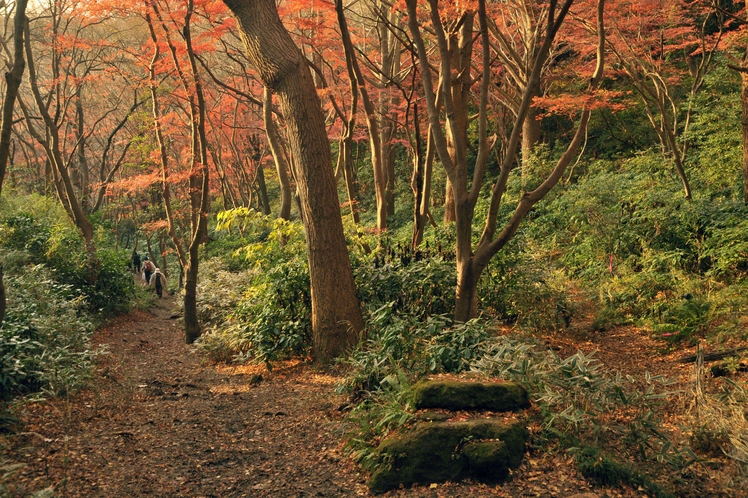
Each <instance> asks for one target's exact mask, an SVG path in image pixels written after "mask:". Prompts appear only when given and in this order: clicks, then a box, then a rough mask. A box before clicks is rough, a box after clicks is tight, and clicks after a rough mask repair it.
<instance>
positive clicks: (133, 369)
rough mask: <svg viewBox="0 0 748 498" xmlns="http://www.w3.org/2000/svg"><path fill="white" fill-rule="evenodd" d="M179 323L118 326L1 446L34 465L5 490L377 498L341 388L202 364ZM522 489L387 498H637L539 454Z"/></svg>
mask: <svg viewBox="0 0 748 498" xmlns="http://www.w3.org/2000/svg"><path fill="white" fill-rule="evenodd" d="M173 309H174V303H173V301H172V300H170V299H166V298H165V299H163V300H162V301H160V302H159V304H158V305H157V306H156V307H154V308H153V309H152V310H151V311H149V312H134V313H131V314H129V315H127V316H123V317H120V318H118V319H116V320H114V321H112V322H111V323H109V324H108V325H107V326H106V327H105V328H103V329H102V330H100V331H99V332H98V333H97V334H96V336H95V342H97V343H99V344H106V345H107V348H108V351H109V354H107V355H105V356H103V357H101V359H100V361H99V363H98V365H97V370H96V372H95V376H94V379H92V381H91V383H90V386H91V387H90V388H88V389H85V390H83V391H82V392H80V393H77V394H75V395H73V396H70V397H69V398H67V399H53V400H50V401H46V402H43V403H37V404H30V405H27V406H26V407H25V409H24V413H23V420H24V423H25V425H24V427H23V428H22V429H21V430H22V433H20V434H15V435H11V436H6V437H4V438H2V439H0V450H1V451H2V460H0V463H2V464H6V465H7V464H12V463H23V464H25V467H23V468H22V469H21V470H19V471H17V473H16V474H15V475H13V477H12V478H11V479H10V481H8V480H7V479H6V482H5V484H6V486H9V488H10V496H30V493H31V492H34V491H38V490H40V489H43V488H46V487H49V486H53V487H54V491H55V492H54V496H60V497H107V498H109V497H141V496H157V497H244V496H246V497H304V496H325V497H345V496H370V494H369V491H368V488H367V486H366V481H365V479H366V476H365V474H364V473H363V472H361V471H360V470H359V469H357V467H356V466H355V465H354V464H353V463H352V462H351V461H350V460H349V459H348V458H346V457H345V455H344V454H343V451H342V449H341V445H342V441H343V439H344V438H343V435H344V433H345V432H346V430H347V429H346V427H347V426H346V422H345V420H344V414H343V413H341V412H340V411H339V410H338V407H339V406H341V405H342V404H343V403H344V402H345V399H344V398H343V397H342V396H336V395H335V394H334V390H335V389H334V388H335V385H336V384H337V383H338V382H339V381H340V380H341V379H340V378H339V377H335V376H333V375H330V374H327V373H322V372H319V371H316V370H314V369H312V368H311V367H309V366H308V365H300V364H290V365H283V366H280V365H279V366H278V367H277V368H276V369H274V370H273V372H272V373H268V372H267V371H266V370H265V369H264V368H260V367H248V366H240V367H226V366H215V365H208V364H205V363H204V362H203V360H202V358H201V357H200V356H199V355H197V354H195V353H194V352H193V350H192V348H191V347H190V346H186V345H185V344H184V341H183V335H182V334H183V330H182V328H181V324H180V322H179V320H177V319H174V317H173V313H174V311H173ZM631 334H633V332H631V331H629V335H631ZM559 339H561V338H559V337H556V338H555V340H554V341H551V342H556V343H557V344H558V346H557V348H558V349H559V350H562V351H563V350H565V349H568V350H569V352H573V351H575V350H576V348H577V347H581V348H582V349H583V350H586V351H587V352H589V351H591V350H593V349H598V348H599V349H600V350H601V351H600V353H599V356H600V357H601V358H602V359H603V360H604V362H605V363H606V364H607V363H612V364H614V365H615V364H616V363H620V362H621V361H622V360H621V356H627V355H626V354H625V353H624V352H623V351H620V350H621V349H622V348H621V347H622V345H626V346H627V347H629V348H630V347H631V342H632V341H631V339H632V337H625V338H621V337H612V336H611V337H609V338H601V337H597V338H595V339H597V340H595V341H594V342H586V341H575V340H564V339H561V340H559ZM609 341H611V343H610V344H608V343H607V342H609ZM622 353H623V354H622ZM629 358H630V356H629ZM647 358H648V359H649V357H647ZM605 360H609V361H605ZM632 360H634V358H631V359H630V360H629V361H624V364H629V363H635V361H632ZM666 361H670V359H668V360H666ZM668 364H670V363H668ZM614 365H609V366H614ZM616 366H617V365H616ZM627 366H632V365H627ZM663 366H664V364H663ZM614 368H615V367H614ZM260 375H261V376H262V378H261V379H260ZM513 476H514V477H513V479H512V480H511V481H510V482H508V483H505V484H504V485H500V486H487V485H484V484H477V483H471V482H463V483H446V484H439V485H438V486H437V485H430V484H428V483H424V484H425V485H424V486H418V487H415V488H412V489H401V490H395V491H392V492H390V493H387V494H386V495H385V496H388V497H461V496H471V497H484V496H505V497H516V496H551V497H568V496H572V495H574V494H575V493H580V492H589V491H591V490H593V489H594V493H595V494H593V495H591V496H608V497H620V496H626V497H630V496H639V495H640V493H638V492H636V491H634V490H630V489H629V490H627V489H601V488H594V487H593V486H592V485H591V484H590V483H588V482H587V481H586V480H585V479H584V478H582V477H581V476H580V475H579V472H578V471H577V470H576V468H575V466H574V465H573V464H572V462H571V458H570V457H568V456H566V455H559V454H557V453H553V452H544V451H540V452H532V451H530V452H529V453H528V455H527V457H526V458H525V460H524V462H523V463H522V465H521V466H520V468H519V469H517V470H516V471H514V473H513ZM2 484H3V483H2V482H0V485H2ZM1 491H2V486H0V492H1ZM0 494H2V493H0Z"/></svg>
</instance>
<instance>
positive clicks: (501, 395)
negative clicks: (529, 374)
mask: <svg viewBox="0 0 748 498" xmlns="http://www.w3.org/2000/svg"><path fill="white" fill-rule="evenodd" d="M413 390H414V392H415V406H416V408H417V409H419V410H420V409H426V408H446V409H447V410H491V411H495V412H504V411H515V410H521V409H523V408H527V407H529V406H530V400H529V398H528V396H527V391H525V389H524V388H523V387H522V386H520V385H519V384H515V383H514V382H475V381H471V382H465V381H457V380H427V381H421V382H419V383H417V384H416V385H415V386H413Z"/></svg>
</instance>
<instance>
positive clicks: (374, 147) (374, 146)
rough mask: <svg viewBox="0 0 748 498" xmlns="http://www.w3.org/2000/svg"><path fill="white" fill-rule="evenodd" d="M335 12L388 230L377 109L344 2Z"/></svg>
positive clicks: (380, 223) (380, 218)
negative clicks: (365, 129) (349, 28)
mask: <svg viewBox="0 0 748 498" xmlns="http://www.w3.org/2000/svg"><path fill="white" fill-rule="evenodd" d="M335 11H336V13H337V16H338V24H339V25H340V34H341V37H342V41H343V49H344V51H345V58H346V65H347V67H348V72H349V75H350V78H352V79H355V80H356V85H357V86H358V91H359V93H360V94H361V101H362V103H363V105H364V110H365V111H366V112H365V115H366V125H367V127H368V129H369V144H370V145H371V165H372V168H373V169H374V193H375V196H376V200H377V229H379V230H385V229H386V228H387V178H386V175H385V171H384V160H383V153H384V149H383V147H382V141H381V138H382V135H381V131H380V128H379V121H377V118H376V109H375V107H374V103H373V102H372V101H371V98H370V97H369V92H368V90H367V89H366V81H365V80H364V77H363V74H362V73H361V68H360V66H359V64H358V59H357V58H356V52H355V50H354V48H353V42H351V35H350V33H349V31H348V24H347V22H346V19H345V13H344V12H343V0H335ZM393 182H394V180H393ZM393 184H394V183H393ZM393 206H394V204H393Z"/></svg>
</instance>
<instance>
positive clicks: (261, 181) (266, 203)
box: [257, 163, 270, 216]
mask: <svg viewBox="0 0 748 498" xmlns="http://www.w3.org/2000/svg"><path fill="white" fill-rule="evenodd" d="M257 188H258V189H259V190H260V204H262V214H264V215H265V216H268V215H269V214H270V199H268V187H267V185H266V184H265V171H264V170H263V169H262V164H259V163H258V164H257Z"/></svg>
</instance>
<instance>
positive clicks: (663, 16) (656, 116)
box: [608, 0, 725, 199]
mask: <svg viewBox="0 0 748 498" xmlns="http://www.w3.org/2000/svg"><path fill="white" fill-rule="evenodd" d="M718 3H719V2H709V3H704V4H700V3H699V2H687V1H680V0H675V1H668V2H665V1H662V0H651V1H646V2H631V1H626V0H619V1H614V2H611V9H612V11H611V15H610V16H609V17H610V19H611V22H610V35H609V36H608V47H609V49H610V51H611V52H612V54H613V55H614V56H615V57H616V59H617V62H618V63H619V64H620V67H621V72H622V73H623V74H624V75H625V76H626V77H627V79H628V80H629V81H630V82H631V84H632V86H633V88H634V90H635V91H636V92H637V94H638V95H639V97H640V98H641V101H642V102H643V103H644V108H645V110H646V113H647V117H648V118H649V121H650V123H651V125H652V128H653V129H654V130H655V132H656V133H657V137H658V138H659V140H660V145H661V147H662V150H663V153H664V154H665V155H666V156H668V157H669V158H671V159H672V162H673V165H674V167H675V170H676V172H677V174H678V177H679V178H680V180H681V182H682V184H683V192H684V195H685V197H686V199H691V197H692V193H691V186H690V183H689V180H688V175H687V174H686V170H685V164H684V162H685V156H686V153H687V150H688V142H687V141H686V140H684V139H683V138H682V137H683V136H684V135H687V134H688V129H689V125H690V123H691V114H692V101H693V98H694V97H695V96H696V94H698V93H699V91H700V90H701V89H702V88H703V85H704V78H705V77H706V75H707V74H708V73H709V71H711V70H712V69H713V67H714V61H715V59H714V55H715V52H716V50H717V48H718V46H719V44H720V42H721V40H722V36H723V34H724V27H725V25H724V20H723V19H722V17H723V16H722V14H721V11H720V9H718V8H717V7H718V5H717V4H718ZM713 16H717V29H716V30H714V31H713V32H710V31H708V29H707V27H708V25H709V20H710V18H712V17H713ZM682 60H685V61H686V63H687V65H688V68H689V71H688V73H689V74H688V76H690V80H691V81H690V85H689V87H688V92H687V93H686V94H685V98H683V97H681V96H680V95H679V93H680V92H679V91H678V87H679V86H680V85H681V84H682V83H684V80H685V79H686V78H685V76H686V75H684V74H683V71H682V70H681V69H680V67H678V63H679V62H680V61H682ZM682 100H686V101H687V102H689V104H688V107H687V109H686V112H685V116H683V119H682V123H681V119H680V118H681V113H680V104H681V102H682Z"/></svg>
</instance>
